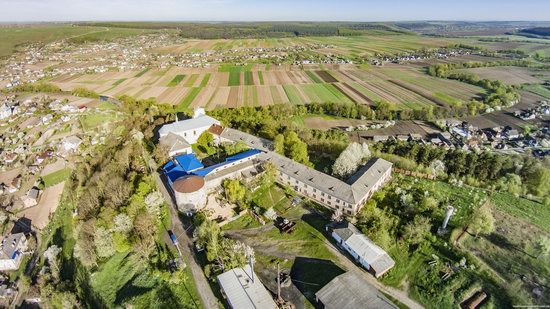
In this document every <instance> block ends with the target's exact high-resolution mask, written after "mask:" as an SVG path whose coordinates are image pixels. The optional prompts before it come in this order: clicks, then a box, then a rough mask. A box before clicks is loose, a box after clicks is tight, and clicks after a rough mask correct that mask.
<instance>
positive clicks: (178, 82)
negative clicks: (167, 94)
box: [166, 74, 185, 87]
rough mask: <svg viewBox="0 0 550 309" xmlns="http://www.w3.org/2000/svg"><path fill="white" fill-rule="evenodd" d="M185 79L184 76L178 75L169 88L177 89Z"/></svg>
mask: <svg viewBox="0 0 550 309" xmlns="http://www.w3.org/2000/svg"><path fill="white" fill-rule="evenodd" d="M184 78H185V75H184V74H178V75H176V76H174V78H172V80H171V81H170V82H169V83H168V85H166V86H168V87H175V86H177V85H179V84H180V83H181V81H182V80H183V79H184Z"/></svg>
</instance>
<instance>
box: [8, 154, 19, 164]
mask: <svg viewBox="0 0 550 309" xmlns="http://www.w3.org/2000/svg"><path fill="white" fill-rule="evenodd" d="M18 156H19V155H18V154H17V153H15V152H7V153H4V162H5V163H7V164H11V163H13V162H14V161H15V160H16V159H17V157H18Z"/></svg>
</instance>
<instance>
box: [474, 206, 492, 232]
mask: <svg viewBox="0 0 550 309" xmlns="http://www.w3.org/2000/svg"><path fill="white" fill-rule="evenodd" d="M494 227H495V219H494V218H493V214H492V213H491V209H490V208H489V206H488V205H483V206H481V207H480V208H478V209H477V210H476V211H474V213H473V215H472V219H471V220H470V225H468V230H469V231H470V232H472V233H474V234H475V235H476V236H477V235H478V234H480V233H481V234H489V233H491V232H492V231H493V229H494Z"/></svg>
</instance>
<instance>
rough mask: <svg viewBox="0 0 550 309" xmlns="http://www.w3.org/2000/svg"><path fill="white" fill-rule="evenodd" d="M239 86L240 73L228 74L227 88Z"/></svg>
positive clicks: (232, 72)
mask: <svg viewBox="0 0 550 309" xmlns="http://www.w3.org/2000/svg"><path fill="white" fill-rule="evenodd" d="M240 84H241V72H239V71H231V72H229V82H228V84H227V85H228V86H239V85H240Z"/></svg>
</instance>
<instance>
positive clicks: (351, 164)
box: [332, 143, 370, 178]
mask: <svg viewBox="0 0 550 309" xmlns="http://www.w3.org/2000/svg"><path fill="white" fill-rule="evenodd" d="M368 157H370V150H369V146H368V145H367V144H359V143H351V144H349V145H348V147H346V149H344V151H342V153H341V154H340V156H338V158H337V159H336V161H334V165H333V166H332V172H333V173H334V174H335V175H337V176H339V177H342V178H344V177H347V176H349V175H351V174H353V173H354V172H355V171H356V170H357V168H358V167H359V165H360V164H361V163H362V162H363V161H364V160H365V159H367V158H368Z"/></svg>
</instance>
